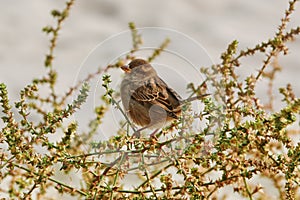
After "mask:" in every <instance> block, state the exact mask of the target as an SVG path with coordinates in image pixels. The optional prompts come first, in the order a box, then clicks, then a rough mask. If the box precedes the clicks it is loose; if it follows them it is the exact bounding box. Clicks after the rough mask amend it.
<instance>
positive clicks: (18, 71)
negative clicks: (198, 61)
mask: <svg viewBox="0 0 300 200" xmlns="http://www.w3.org/2000/svg"><path fill="white" fill-rule="evenodd" d="M287 5H288V2H287V1H285V0H281V1H274V0H264V1H261V0H251V1H239V0H222V1H216V0H211V1H196V0H193V1H183V0H178V1H172V0H164V1H161V0H152V1H145V0H143V1H141V0H127V1H111V0H101V1H100V0H98V1H97V0H88V1H87V0H79V1H77V2H76V3H75V6H74V7H73V9H72V11H71V16H70V18H68V19H67V21H66V22H65V24H64V26H63V30H62V31H61V32H60V37H59V43H58V46H57V49H56V51H55V55H56V59H55V62H54V67H55V68H56V69H57V70H58V71H59V72H60V73H61V74H60V76H59V84H60V85H61V86H71V85H72V84H73V83H74V80H76V76H77V72H78V70H79V69H80V66H81V64H82V63H83V62H84V60H85V59H86V58H87V56H88V55H89V54H90V52H91V51H92V50H93V49H94V48H95V47H96V46H97V45H98V44H99V43H101V42H102V41H104V40H105V39H107V38H108V37H110V36H112V35H114V34H118V33H120V32H122V31H126V30H127V29H128V28H127V24H128V22H129V21H134V22H135V23H136V25H137V26H138V27H164V28H170V29H173V30H176V31H179V32H181V33H184V34H186V35H188V36H189V37H191V38H193V39H194V40H195V41H197V42H198V43H200V44H201V45H202V47H204V49H205V50H206V52H207V53H208V55H209V57H210V58H211V61H212V62H214V63H218V61H219V56H220V54H221V52H223V51H224V50H225V49H226V47H227V45H228V44H229V43H230V42H231V41H232V40H234V39H236V40H238V41H239V45H240V48H245V47H253V46H254V45H256V44H257V43H259V42H261V41H266V40H267V39H268V38H270V37H272V36H273V35H274V33H275V31H276V28H277V26H278V24H279V22H280V18H281V17H282V16H283V13H284V10H285V9H286V8H287ZM62 6H64V2H62V1H61V0H44V1H40V0H27V1H21V0H9V1H5V0H0V25H1V26H0V82H4V83H6V84H7V86H8V90H9V96H10V97H11V99H12V100H14V99H16V98H17V97H18V93H19V90H20V89H21V88H22V87H23V86H24V85H25V84H27V83H30V81H31V80H32V79H33V78H34V77H41V76H42V75H43V73H44V71H45V70H44V68H43V61H44V55H45V54H46V52H47V48H48V37H47V36H46V35H45V34H44V33H42V31H41V29H42V27H44V26H45V25H49V24H52V23H53V22H54V21H53V19H52V17H51V16H50V14H49V13H50V11H51V10H52V9H56V8H58V9H59V10H60V9H61V8H62ZM296 9H298V11H297V12H296V13H294V15H293V17H292V21H291V23H290V25H289V27H292V26H297V25H298V26H299V25H300V7H299V5H298V4H297V7H296ZM299 41H300V40H299V37H298V40H296V41H295V42H294V43H293V44H291V45H290V53H289V55H288V56H286V57H284V58H281V59H279V63H280V64H281V65H282V66H283V70H282V72H281V74H280V76H278V79H277V81H276V84H275V87H284V86H285V85H286V84H287V83H291V84H292V85H293V86H294V89H295V93H296V95H297V96H298V97H299V96H300V85H299V75H300V66H299V64H300V59H299V58H300V42H299ZM119 45H120V46H122V45H123V44H122V43H120V44H119ZM117 47H118V45H117ZM117 47H114V48H117ZM106 48H108V49H107V52H108V53H107V54H109V53H112V54H113V52H112V49H110V48H109V47H106ZM191 53H192V52H191ZM103 56H106V55H103ZM99 59H100V58H99ZM261 59H262V57H257V58H256V60H251V61H249V62H246V63H245V66H244V67H243V68H241V70H240V74H241V76H242V77H243V75H246V74H248V73H249V72H250V71H251V72H252V71H255V69H258V68H259V67H260V66H261V65H256V64H257V63H260V62H261ZM203 65H205V64H203ZM170 81H171V80H170ZM59 90H61V91H65V88H63V87H62V88H60V89H59ZM258 90H259V93H260V95H264V90H265V88H260V89H258ZM275 97H277V98H280V96H278V94H277V93H276V96H275ZM0 125H1V124H0Z"/></svg>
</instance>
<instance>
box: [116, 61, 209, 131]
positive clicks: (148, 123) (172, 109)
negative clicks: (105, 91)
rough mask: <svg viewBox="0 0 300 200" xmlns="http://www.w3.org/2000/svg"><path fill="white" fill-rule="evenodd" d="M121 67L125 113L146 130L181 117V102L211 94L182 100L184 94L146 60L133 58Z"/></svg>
mask: <svg viewBox="0 0 300 200" xmlns="http://www.w3.org/2000/svg"><path fill="white" fill-rule="evenodd" d="M121 69H122V70H123V71H124V72H125V76H124V78H123V80H122V82H121V86H120V95H121V101H122V104H123V107H124V110H125V113H126V115H127V116H129V118H130V119H131V121H132V122H133V123H134V124H135V125H138V126H140V127H142V128H141V129H139V130H138V131H141V130H144V129H148V128H149V129H156V130H158V129H159V128H162V127H163V126H165V125H166V124H169V123H170V122H172V121H174V120H176V119H179V117H180V115H181V113H182V108H181V107H182V105H183V104H184V103H186V102H189V101H193V100H195V99H201V98H203V97H205V96H207V95H208V94H205V95H200V96H196V97H192V98H190V99H187V100H182V98H181V96H180V95H179V94H178V93H177V92H176V91H175V90H173V89H172V88H171V87H169V86H168V85H167V84H166V83H165V82H164V81H163V79H162V78H160V77H159V76H158V74H157V72H156V70H155V69H154V68H153V67H152V65H151V64H150V63H149V62H147V61H146V60H144V59H141V58H136V59H133V60H132V61H131V62H130V63H129V64H128V65H124V66H122V67H121Z"/></svg>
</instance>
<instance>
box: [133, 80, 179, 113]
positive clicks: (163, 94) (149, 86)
mask: <svg viewBox="0 0 300 200" xmlns="http://www.w3.org/2000/svg"><path fill="white" fill-rule="evenodd" d="M131 98H132V99H134V100H135V101H137V102H140V103H150V104H153V105H154V104H155V105H158V106H160V107H162V108H163V109H164V110H166V111H167V112H178V111H180V100H181V98H180V96H179V95H178V94H177V93H176V92H175V91H174V90H173V89H171V88H169V87H168V85H167V84H166V83H165V82H164V81H163V80H161V79H160V78H159V77H153V78H151V79H149V80H147V81H145V82H144V84H143V85H142V86H141V87H138V88H137V89H136V90H135V91H134V92H133V93H132V96H131Z"/></svg>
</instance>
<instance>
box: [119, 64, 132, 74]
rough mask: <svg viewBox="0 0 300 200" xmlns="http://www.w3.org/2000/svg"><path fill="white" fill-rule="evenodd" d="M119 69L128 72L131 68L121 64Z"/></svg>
mask: <svg viewBox="0 0 300 200" xmlns="http://www.w3.org/2000/svg"><path fill="white" fill-rule="evenodd" d="M121 69H122V70H123V71H124V72H125V73H130V71H131V69H130V68H129V67H128V65H123V66H122V67H121Z"/></svg>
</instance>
